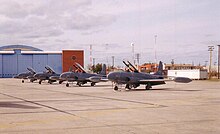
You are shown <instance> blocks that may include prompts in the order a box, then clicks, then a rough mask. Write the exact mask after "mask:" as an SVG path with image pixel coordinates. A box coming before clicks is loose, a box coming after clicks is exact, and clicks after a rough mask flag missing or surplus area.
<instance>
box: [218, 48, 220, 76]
mask: <svg viewBox="0 0 220 134" xmlns="http://www.w3.org/2000/svg"><path fill="white" fill-rule="evenodd" d="M219 60H220V45H218V79H219V64H220V63H219Z"/></svg>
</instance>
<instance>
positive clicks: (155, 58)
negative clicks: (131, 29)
mask: <svg viewBox="0 0 220 134" xmlns="http://www.w3.org/2000/svg"><path fill="white" fill-rule="evenodd" d="M154 39H155V40H154V41H155V42H154V43H155V44H154V60H155V65H156V63H157V51H156V45H157V35H154Z"/></svg>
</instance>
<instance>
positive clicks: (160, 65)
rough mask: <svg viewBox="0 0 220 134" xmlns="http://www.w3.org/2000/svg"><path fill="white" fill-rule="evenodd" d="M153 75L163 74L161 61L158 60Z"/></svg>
mask: <svg viewBox="0 0 220 134" xmlns="http://www.w3.org/2000/svg"><path fill="white" fill-rule="evenodd" d="M154 75H163V63H162V62H161V61H160V62H159V66H158V71H157V72H156V73H155V74H154Z"/></svg>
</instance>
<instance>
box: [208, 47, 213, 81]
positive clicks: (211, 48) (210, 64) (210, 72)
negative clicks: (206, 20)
mask: <svg viewBox="0 0 220 134" xmlns="http://www.w3.org/2000/svg"><path fill="white" fill-rule="evenodd" d="M208 48H209V49H208V51H209V52H210V59H209V79H210V78H211V75H212V70H211V69H212V51H213V49H214V46H208Z"/></svg>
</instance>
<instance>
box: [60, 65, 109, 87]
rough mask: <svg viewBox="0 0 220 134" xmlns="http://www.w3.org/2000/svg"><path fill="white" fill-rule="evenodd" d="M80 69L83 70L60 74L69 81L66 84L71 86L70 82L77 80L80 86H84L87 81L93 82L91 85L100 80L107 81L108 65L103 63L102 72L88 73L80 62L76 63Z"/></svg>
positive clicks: (61, 77) (62, 78)
mask: <svg viewBox="0 0 220 134" xmlns="http://www.w3.org/2000/svg"><path fill="white" fill-rule="evenodd" d="M75 67H76V68H77V69H78V70H81V72H70V71H69V72H64V73H62V74H61V75H60V79H61V80H65V81H67V83H66V86H67V87H69V83H68V82H73V81H76V82H77V85H78V86H82V85H83V84H86V83H87V82H91V86H95V84H96V83H98V82H105V81H107V78H106V65H105V64H103V66H102V71H101V72H100V74H91V73H87V72H86V71H85V69H84V68H83V67H82V66H81V65H80V64H79V63H76V66H75Z"/></svg>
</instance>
